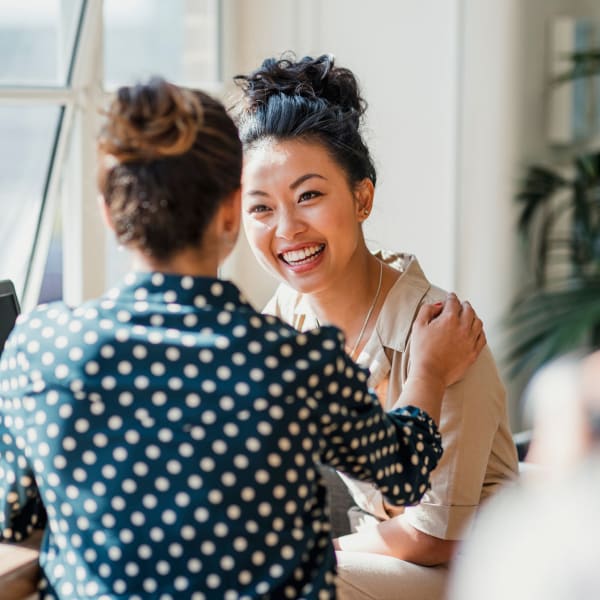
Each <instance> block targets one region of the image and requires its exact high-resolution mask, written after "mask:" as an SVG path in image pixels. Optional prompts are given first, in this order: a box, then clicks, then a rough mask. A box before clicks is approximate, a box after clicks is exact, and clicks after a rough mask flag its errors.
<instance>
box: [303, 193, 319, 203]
mask: <svg viewBox="0 0 600 600" xmlns="http://www.w3.org/2000/svg"><path fill="white" fill-rule="evenodd" d="M322 195H323V194H321V192H315V191H312V192H304V193H302V194H300V198H299V201H300V202H305V201H306V200H312V199H313V198H317V197H318V196H322Z"/></svg>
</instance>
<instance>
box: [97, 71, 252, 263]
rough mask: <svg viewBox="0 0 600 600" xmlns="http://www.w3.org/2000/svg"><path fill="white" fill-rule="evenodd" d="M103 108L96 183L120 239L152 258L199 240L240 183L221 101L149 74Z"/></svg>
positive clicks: (233, 137)
mask: <svg viewBox="0 0 600 600" xmlns="http://www.w3.org/2000/svg"><path fill="white" fill-rule="evenodd" d="M105 115H106V121H105V123H104V126H103V127H102V130H101V133H100V136H99V138H98V150H99V155H100V163H99V164H100V169H99V188H100V192H101V193H102V195H103V197H104V200H105V202H106V204H107V207H108V212H109V215H110V218H111V222H112V225H113V228H114V230H115V232H116V236H117V239H118V241H119V242H120V243H121V244H123V245H125V246H130V247H134V248H136V249H137V250H139V251H141V252H143V253H144V254H146V255H147V256H149V257H152V258H154V259H157V260H166V259H168V258H170V257H171V256H172V255H173V254H175V253H176V252H178V251H180V250H183V249H184V248H188V247H191V246H197V245H198V244H199V243H200V242H201V240H202V236H203V234H204V231H205V229H206V227H207V225H208V224H209V223H210V221H211V219H212V217H213V216H214V214H215V211H216V209H217V207H218V206H219V204H220V202H221V201H222V200H223V199H225V198H226V197H228V196H229V195H230V194H231V193H232V192H234V191H235V190H237V189H238V188H239V187H240V180H241V170H242V147H241V143H240V140H239V136H238V133H237V128H236V126H235V124H234V123H233V121H232V120H231V118H230V117H229V116H228V115H227V112H226V111H225V108H224V107H223V106H222V104H221V103H220V102H218V101H216V100H215V99H213V98H211V97H210V96H208V95H207V94H204V93H203V92H200V91H193V90H189V89H185V88H181V87H178V86H176V85H173V84H171V83H168V82H166V81H165V80H163V79H160V78H153V79H151V80H150V81H149V82H148V83H147V84H139V85H136V86H132V87H123V88H120V89H119V90H118V92H117V95H116V98H115V99H114V100H113V102H112V103H111V105H110V107H109V109H108V110H107V111H106V113H105Z"/></svg>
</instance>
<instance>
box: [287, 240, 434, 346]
mask: <svg viewBox="0 0 600 600" xmlns="http://www.w3.org/2000/svg"><path fill="white" fill-rule="evenodd" d="M375 256H377V258H378V259H379V260H381V261H383V262H384V263H385V264H387V265H389V266H391V267H392V268H394V269H396V270H398V271H400V273H401V274H400V277H398V280H397V281H396V283H395V284H394V285H393V286H392V289H391V290H390V291H389V292H388V294H387V296H386V299H385V303H384V305H383V307H382V309H381V312H380V313H379V316H378V317H377V323H376V325H375V331H374V332H373V334H372V335H371V337H370V338H369V340H368V341H367V344H366V346H365V350H369V349H370V351H369V352H368V353H371V352H372V351H373V348H371V345H372V344H375V343H376V342H379V345H380V346H382V347H387V348H391V349H393V350H395V351H397V352H404V350H405V348H406V344H407V340H408V336H409V335H410V331H411V328H412V323H413V321H414V318H415V315H416V314H417V311H418V310H419V307H420V305H421V303H422V302H423V299H424V298H425V295H426V294H427V292H428V291H429V289H430V288H431V284H430V283H429V281H427V279H426V277H425V274H424V273H423V270H422V269H421V267H420V265H419V262H418V261H417V259H416V258H415V257H414V256H413V255H412V254H403V253H394V252H389V251H386V250H379V251H377V252H375ZM294 296H295V301H294V303H293V304H294V306H293V319H292V320H293V323H292V325H293V326H294V327H296V328H297V329H301V330H303V331H304V330H306V329H311V328H313V327H317V326H318V323H317V320H316V317H315V314H314V312H313V311H312V309H311V307H310V304H309V302H308V298H307V297H306V296H305V295H303V294H294Z"/></svg>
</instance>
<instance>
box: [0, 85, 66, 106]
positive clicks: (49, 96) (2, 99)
mask: <svg viewBox="0 0 600 600" xmlns="http://www.w3.org/2000/svg"><path fill="white" fill-rule="evenodd" d="M76 99H77V92H76V91H75V90H73V89H67V88H41V87H40V88H35V87H0V104H20V105H26V104H38V105H39V104H43V105H48V104H60V105H63V104H69V103H72V102H75V101H76Z"/></svg>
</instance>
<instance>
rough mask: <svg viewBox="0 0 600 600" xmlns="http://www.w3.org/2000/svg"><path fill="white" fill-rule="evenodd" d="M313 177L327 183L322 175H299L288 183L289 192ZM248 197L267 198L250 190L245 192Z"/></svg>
mask: <svg viewBox="0 0 600 600" xmlns="http://www.w3.org/2000/svg"><path fill="white" fill-rule="evenodd" d="M313 177H317V178H318V179H323V180H324V181H327V177H323V175H319V174H318V173H306V174H305V175H300V177H298V179H296V180H295V181H292V183H290V190H295V189H296V188H297V187H298V186H300V185H302V184H303V183H304V182H305V181H307V180H308V179H312V178H313ZM246 194H247V195H248V196H268V195H269V194H267V192H263V191H262V190H250V191H248V192H246Z"/></svg>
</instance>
